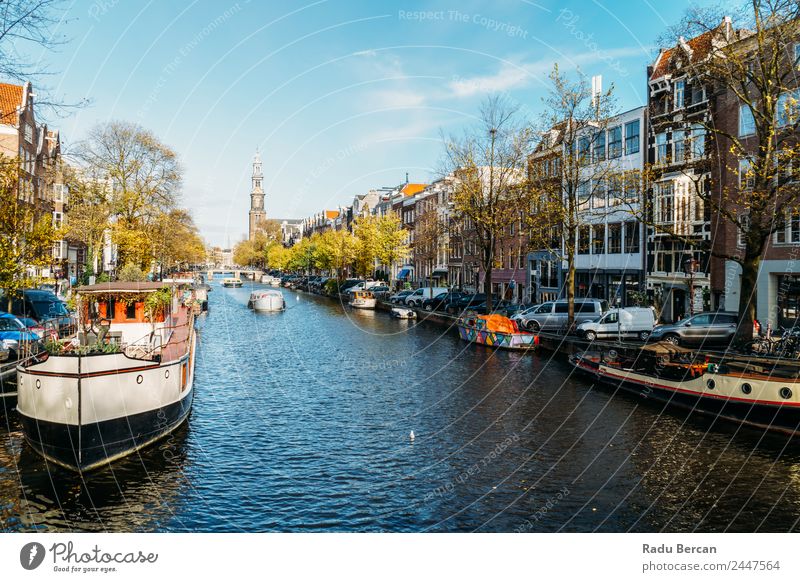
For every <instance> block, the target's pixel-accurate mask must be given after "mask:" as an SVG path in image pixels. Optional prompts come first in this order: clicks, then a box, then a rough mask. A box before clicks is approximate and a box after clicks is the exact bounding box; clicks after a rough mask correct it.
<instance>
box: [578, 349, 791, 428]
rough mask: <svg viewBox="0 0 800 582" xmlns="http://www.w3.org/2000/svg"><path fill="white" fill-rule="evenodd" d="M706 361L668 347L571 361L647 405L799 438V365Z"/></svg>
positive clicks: (735, 358)
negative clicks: (671, 408) (668, 407)
mask: <svg viewBox="0 0 800 582" xmlns="http://www.w3.org/2000/svg"><path fill="white" fill-rule="evenodd" d="M711 359H713V358H711V357H710V356H709V355H706V354H701V353H695V352H692V351H691V350H688V349H686V348H680V347H678V346H674V345H671V344H669V345H665V344H652V345H649V346H645V347H643V348H641V350H640V351H639V352H638V353H637V354H635V355H627V354H624V353H623V354H621V353H619V352H617V351H614V350H612V351H609V352H605V353H604V352H583V353H579V354H574V355H572V356H570V362H571V363H572V365H573V366H574V367H575V369H576V370H578V371H580V372H583V373H585V374H588V375H590V376H591V377H592V378H593V379H595V380H598V381H599V382H601V383H603V384H607V385H610V386H612V387H614V388H620V389H622V390H625V391H627V392H631V393H634V394H637V395H640V396H643V397H644V398H646V399H647V400H649V401H654V402H659V403H663V404H665V405H669V406H673V407H678V408H683V409H686V410H689V411H691V412H698V413H701V414H704V415H711V416H713V417H714V418H716V419H720V420H726V421H732V422H736V423H739V424H743V425H747V426H751V427H755V428H759V429H767V430H770V431H775V432H780V433H784V434H789V435H791V436H800V364H798V363H797V362H789V361H781V360H773V361H770V360H768V359H766V358H760V359H759V358H748V357H746V356H738V355H730V354H729V355H726V356H723V357H721V358H720V359H719V361H717V362H714V361H711Z"/></svg>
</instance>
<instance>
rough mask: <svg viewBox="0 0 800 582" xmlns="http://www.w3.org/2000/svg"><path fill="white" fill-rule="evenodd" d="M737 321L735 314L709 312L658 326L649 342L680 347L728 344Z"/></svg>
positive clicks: (737, 316)
mask: <svg viewBox="0 0 800 582" xmlns="http://www.w3.org/2000/svg"><path fill="white" fill-rule="evenodd" d="M738 321H739V315H738V314H737V313H732V312H726V311H710V312H707V313H698V314H697V315H693V316H692V317H687V318H685V319H681V320H680V321H678V322H676V323H671V324H668V325H659V326H657V327H656V328H655V329H653V332H652V333H651V334H650V340H649V341H651V342H660V341H666V342H669V343H671V344H675V345H681V346H699V345H701V344H706V343H708V344H718V345H724V344H728V343H730V341H731V340H732V339H733V336H734V334H735V333H736V325H737V322H738Z"/></svg>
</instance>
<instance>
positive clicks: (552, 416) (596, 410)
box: [0, 283, 800, 532]
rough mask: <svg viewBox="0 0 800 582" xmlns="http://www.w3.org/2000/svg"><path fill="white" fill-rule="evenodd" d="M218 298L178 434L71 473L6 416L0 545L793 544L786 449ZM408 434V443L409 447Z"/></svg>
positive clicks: (400, 333)
mask: <svg viewBox="0 0 800 582" xmlns="http://www.w3.org/2000/svg"><path fill="white" fill-rule="evenodd" d="M249 291H250V288H249V285H247V284H246V285H245V287H244V288H243V289H223V288H221V287H220V286H219V285H218V284H217V283H215V284H214V290H213V292H212V293H211V296H210V305H211V310H210V313H209V314H208V316H201V321H200V322H199V327H200V338H201V341H200V345H199V349H198V359H197V367H196V376H195V402H194V409H193V412H192V415H191V417H190V419H189V422H188V423H187V424H186V425H185V426H184V427H183V428H181V429H180V430H179V431H178V432H176V433H175V434H173V435H171V436H170V437H169V438H167V439H166V440H164V441H163V442H162V443H160V445H158V446H154V447H152V448H150V449H148V450H146V451H144V452H142V453H141V454H137V455H134V456H132V457H130V458H128V459H126V460H123V461H121V462H118V463H116V464H114V465H112V466H111V467H109V468H106V469H104V470H101V471H98V472H95V473H90V474H88V475H85V476H83V477H81V476H79V475H76V474H73V473H70V472H68V471H64V470H61V469H58V468H54V467H52V466H50V467H48V466H47V465H46V464H45V462H44V461H43V460H41V459H40V458H39V457H38V456H36V454H35V453H33V452H31V451H30V449H29V448H28V447H27V445H26V444H25V443H24V440H23V437H22V434H21V432H20V429H19V425H18V423H17V421H16V419H15V418H14V416H13V414H11V415H9V416H8V417H7V418H4V419H3V421H2V422H3V424H4V425H5V426H4V430H3V432H2V435H0V437H1V441H0V526H1V527H2V529H3V530H4V531H31V530H41V531H135V532H149V531H213V532H217V531H219V532H254V531H370V532H373V531H392V532H411V531H413V532H417V531H435V532H440V531H485V532H489V531H504V532H516V531H523V532H528V531H530V532H540V531H547V532H553V531H747V532H750V531H791V530H795V529H797V527H798V525H797V524H798V519H800V454H798V446H797V445H796V444H794V445H793V444H791V443H789V442H787V441H786V440H785V439H784V438H781V437H773V436H765V435H763V434H761V433H758V432H753V431H750V430H745V429H742V428H737V427H736V426H727V425H719V424H715V423H714V422H713V421H709V420H705V419H702V418H695V417H693V416H688V417H687V416H686V415H681V414H676V413H672V412H663V411H661V410H660V409H659V408H657V407H654V406H652V405H650V404H648V403H646V402H642V401H640V400H638V399H636V398H634V397H631V396H626V395H623V394H615V393H613V392H612V391H610V390H608V389H599V388H596V387H593V386H592V385H591V383H590V382H589V381H587V380H586V379H584V378H580V377H575V376H573V375H572V374H571V370H570V367H569V366H568V364H567V363H566V362H565V361H564V359H563V358H562V357H557V356H553V355H551V354H549V353H546V352H543V353H541V354H537V355H531V354H518V353H509V352H502V351H492V350H490V349H486V348H482V347H480V346H474V345H469V344H466V343H465V342H463V341H461V340H460V339H459V338H458V335H457V333H456V332H455V330H446V329H444V328H442V327H439V326H436V325H433V324H429V323H424V322H408V321H398V320H393V319H390V318H389V317H388V315H387V314H385V313H376V312H369V311H365V312H358V311H352V310H349V309H348V308H344V307H342V306H341V305H339V304H338V303H337V302H335V301H332V300H330V299H326V298H322V297H318V296H314V295H309V294H306V293H295V292H291V291H285V290H284V294H285V296H286V299H287V304H288V309H287V311H286V312H285V313H282V314H255V313H253V312H251V311H249V310H248V309H247V307H246V304H247V298H248V294H249ZM412 431H413V432H414V435H415V438H414V439H413V440H412V439H411V438H410V433H411V432H412Z"/></svg>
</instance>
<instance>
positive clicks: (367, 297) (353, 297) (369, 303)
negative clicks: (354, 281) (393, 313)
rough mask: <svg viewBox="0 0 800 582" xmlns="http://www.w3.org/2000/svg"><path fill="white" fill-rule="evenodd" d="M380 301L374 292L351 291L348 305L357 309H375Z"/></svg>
mask: <svg viewBox="0 0 800 582" xmlns="http://www.w3.org/2000/svg"><path fill="white" fill-rule="evenodd" d="M377 303H378V301H377V300H376V299H375V294H374V293H373V292H372V291H351V292H350V301H348V302H347V304H348V305H349V306H350V307H355V308H356V309H375V305H376V304H377Z"/></svg>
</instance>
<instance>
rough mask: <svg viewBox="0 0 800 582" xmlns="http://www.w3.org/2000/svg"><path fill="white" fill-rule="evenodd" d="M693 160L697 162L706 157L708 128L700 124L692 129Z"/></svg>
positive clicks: (696, 124)
mask: <svg viewBox="0 0 800 582" xmlns="http://www.w3.org/2000/svg"><path fill="white" fill-rule="evenodd" d="M691 142H692V144H691V158H692V159H693V160H697V159H700V158H703V157H705V155H706V128H705V127H703V126H702V125H701V124H699V123H695V124H694V125H692V129H691Z"/></svg>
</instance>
